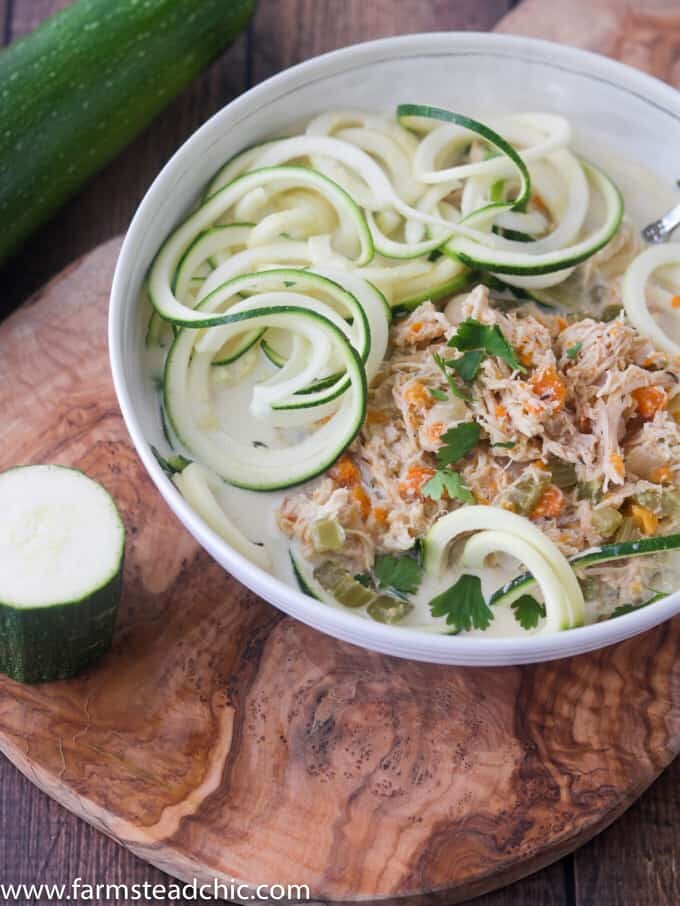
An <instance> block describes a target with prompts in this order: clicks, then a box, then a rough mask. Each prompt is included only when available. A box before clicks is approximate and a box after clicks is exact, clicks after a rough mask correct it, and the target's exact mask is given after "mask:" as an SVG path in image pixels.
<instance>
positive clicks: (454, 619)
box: [430, 574, 493, 632]
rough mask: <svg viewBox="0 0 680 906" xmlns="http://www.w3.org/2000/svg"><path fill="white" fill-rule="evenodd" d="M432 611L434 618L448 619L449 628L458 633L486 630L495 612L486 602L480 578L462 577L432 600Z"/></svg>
mask: <svg viewBox="0 0 680 906" xmlns="http://www.w3.org/2000/svg"><path fill="white" fill-rule="evenodd" d="M430 611H431V612H432V616H433V617H446V622H447V624H448V625H449V626H455V628H456V630H457V631H458V632H461V631H463V630H469V629H486V628H487V627H488V626H489V624H490V623H491V621H492V620H493V611H492V610H491V608H490V607H489V605H488V604H487V603H486V601H485V600H484V595H483V594H482V583H481V581H480V579H479V576H469V575H466V574H464V575H462V576H461V577H460V579H458V581H457V582H456V583H455V584H454V585H452V586H451V587H450V588H447V590H446V591H445V592H442V594H440V595H437V597H436V598H432V600H431V601H430Z"/></svg>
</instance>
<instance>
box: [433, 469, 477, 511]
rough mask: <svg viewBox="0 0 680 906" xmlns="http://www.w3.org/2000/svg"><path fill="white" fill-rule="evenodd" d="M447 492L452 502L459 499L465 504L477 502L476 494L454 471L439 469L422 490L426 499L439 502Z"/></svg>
mask: <svg viewBox="0 0 680 906" xmlns="http://www.w3.org/2000/svg"><path fill="white" fill-rule="evenodd" d="M445 491H446V493H447V494H448V495H449V497H450V498H451V499H452V500H453V499H454V498H457V499H458V500H462V501H463V503H474V502H475V498H474V494H473V493H472V491H471V490H470V489H469V488H468V486H467V485H466V484H465V481H464V480H463V478H462V476H461V475H459V474H458V472H454V471H453V470H452V469H437V471H436V472H435V473H434V475H433V476H432V478H430V480H429V481H427V482H425V484H424V485H423V486H422V488H421V489H420V492H421V494H422V495H423V496H424V497H430V498H431V499H432V500H439V499H440V498H441V496H442V494H443V493H444V492H445Z"/></svg>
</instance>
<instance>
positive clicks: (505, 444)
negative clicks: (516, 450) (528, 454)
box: [491, 440, 517, 450]
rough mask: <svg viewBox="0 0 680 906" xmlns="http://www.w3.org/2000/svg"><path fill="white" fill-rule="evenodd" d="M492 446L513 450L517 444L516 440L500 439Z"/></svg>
mask: <svg viewBox="0 0 680 906" xmlns="http://www.w3.org/2000/svg"><path fill="white" fill-rule="evenodd" d="M491 446H492V447H503V449H505V450H512V448H513V447H516V446H517V441H516V440H499V441H498V443H495V444H491Z"/></svg>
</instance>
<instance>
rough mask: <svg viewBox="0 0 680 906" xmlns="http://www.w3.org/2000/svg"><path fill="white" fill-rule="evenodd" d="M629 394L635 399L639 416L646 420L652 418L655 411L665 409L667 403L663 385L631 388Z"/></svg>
mask: <svg viewBox="0 0 680 906" xmlns="http://www.w3.org/2000/svg"><path fill="white" fill-rule="evenodd" d="M631 396H632V397H633V399H634V400H635V405H636V406H637V411H638V412H639V414H640V417H641V418H644V419H645V420H646V421H649V419H652V418H654V416H655V415H656V413H657V412H659V410H661V409H665V408H666V405H667V404H668V394H667V393H666V391H665V390H664V389H663V387H639V388H638V389H637V390H633V392H632V394H631Z"/></svg>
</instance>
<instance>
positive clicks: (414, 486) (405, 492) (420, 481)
mask: <svg viewBox="0 0 680 906" xmlns="http://www.w3.org/2000/svg"><path fill="white" fill-rule="evenodd" d="M434 473H435V470H434V469H431V468H430V467H429V466H410V467H409V470H408V472H407V473H406V478H405V479H404V480H403V481H401V482H399V493H400V494H401V496H402V497H413V496H414V495H415V494H419V493H420V489H421V488H422V486H423V485H424V484H425V482H426V481H429V480H430V478H432V476H433V475H434Z"/></svg>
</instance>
